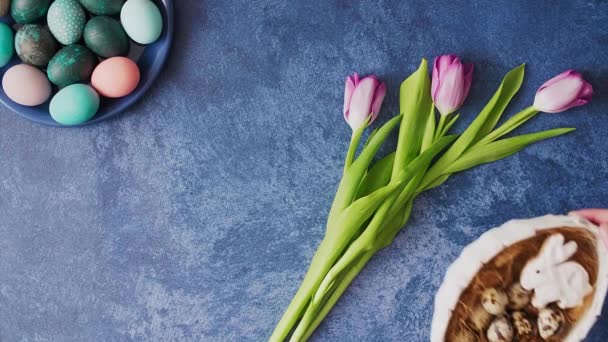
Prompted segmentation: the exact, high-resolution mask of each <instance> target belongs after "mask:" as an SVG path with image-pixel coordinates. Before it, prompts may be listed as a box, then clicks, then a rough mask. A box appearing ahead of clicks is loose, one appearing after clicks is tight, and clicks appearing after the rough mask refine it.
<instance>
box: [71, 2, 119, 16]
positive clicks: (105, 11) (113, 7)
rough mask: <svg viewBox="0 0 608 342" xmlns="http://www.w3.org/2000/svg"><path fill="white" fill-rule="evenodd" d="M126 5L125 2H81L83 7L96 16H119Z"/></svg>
mask: <svg viewBox="0 0 608 342" xmlns="http://www.w3.org/2000/svg"><path fill="white" fill-rule="evenodd" d="M124 3H125V1H124V0H80V4H81V5H82V7H84V8H85V9H86V10H87V11H89V12H91V13H93V14H95V15H114V14H118V13H120V9H121V8H122V5H123V4H124Z"/></svg>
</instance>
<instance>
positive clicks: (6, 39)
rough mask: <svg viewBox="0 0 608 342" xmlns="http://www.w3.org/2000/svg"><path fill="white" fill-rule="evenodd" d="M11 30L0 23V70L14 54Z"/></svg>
mask: <svg viewBox="0 0 608 342" xmlns="http://www.w3.org/2000/svg"><path fill="white" fill-rule="evenodd" d="M13 41H14V34H13V30H12V29H11V28H10V27H9V26H8V25H6V24H5V23H0V68H1V67H3V66H5V65H7V64H8V62H10V60H11V58H13V54H14V53H15V44H14V43H13Z"/></svg>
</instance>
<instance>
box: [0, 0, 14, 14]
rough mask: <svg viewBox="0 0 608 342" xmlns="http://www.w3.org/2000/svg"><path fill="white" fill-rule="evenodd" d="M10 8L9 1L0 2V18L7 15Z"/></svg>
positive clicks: (1, 0) (2, 0)
mask: <svg viewBox="0 0 608 342" xmlns="http://www.w3.org/2000/svg"><path fill="white" fill-rule="evenodd" d="M10 8H11V0H0V17H4V16H5V15H7V14H8V12H9V10H10Z"/></svg>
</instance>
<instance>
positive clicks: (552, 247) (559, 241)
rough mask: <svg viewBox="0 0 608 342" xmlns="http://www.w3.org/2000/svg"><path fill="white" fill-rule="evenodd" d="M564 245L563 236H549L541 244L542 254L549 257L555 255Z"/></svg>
mask: <svg viewBox="0 0 608 342" xmlns="http://www.w3.org/2000/svg"><path fill="white" fill-rule="evenodd" d="M563 244H564V236H563V235H562V234H554V235H551V236H549V237H548V238H547V239H546V240H545V242H544V243H543V248H542V249H543V252H544V253H546V254H550V255H555V253H557V251H558V250H559V249H561V247H562V245H563Z"/></svg>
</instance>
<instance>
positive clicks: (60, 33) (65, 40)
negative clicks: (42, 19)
mask: <svg viewBox="0 0 608 342" xmlns="http://www.w3.org/2000/svg"><path fill="white" fill-rule="evenodd" d="M86 20H87V18H86V14H85V12H84V9H83V8H82V6H80V3H78V1H77V0H55V1H54V2H53V3H52V4H51V7H50V8H49V12H48V14H47V16H46V21H47V23H48V25H49V29H50V30H51V32H52V33H53V36H55V38H57V41H59V42H60V43H61V44H63V45H70V44H74V43H76V42H78V41H79V40H80V38H81V37H82V31H83V30H84V24H85V23H86Z"/></svg>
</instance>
